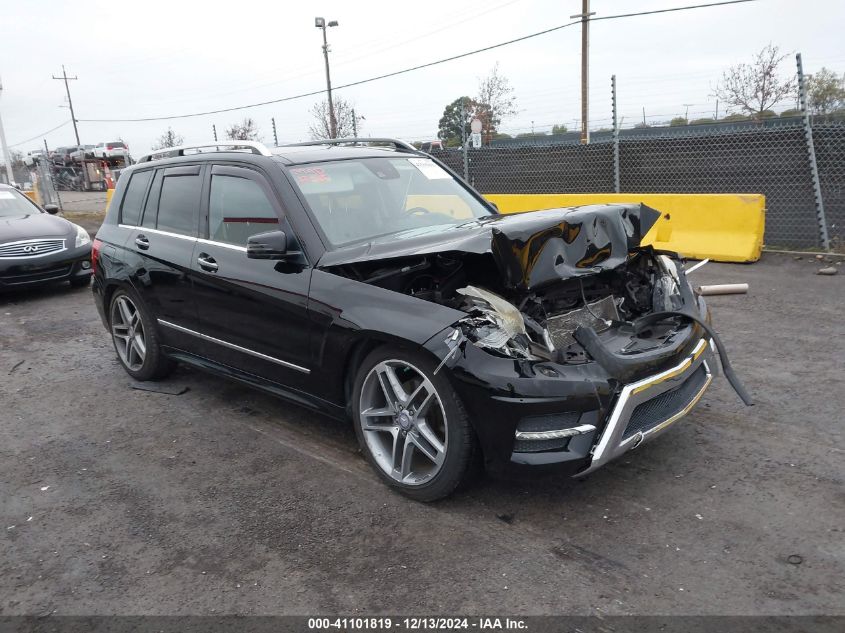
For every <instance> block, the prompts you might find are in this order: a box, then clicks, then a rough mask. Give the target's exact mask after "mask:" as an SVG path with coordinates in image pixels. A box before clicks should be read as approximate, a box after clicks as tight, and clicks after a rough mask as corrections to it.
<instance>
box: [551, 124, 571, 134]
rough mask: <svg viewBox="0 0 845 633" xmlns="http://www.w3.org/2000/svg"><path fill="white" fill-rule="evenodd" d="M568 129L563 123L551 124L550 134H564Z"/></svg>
mask: <svg viewBox="0 0 845 633" xmlns="http://www.w3.org/2000/svg"><path fill="white" fill-rule="evenodd" d="M568 131H569V128H567V127H566V125H564V124H563V123H555V124H554V125H553V126H552V134H566V133H567V132H568Z"/></svg>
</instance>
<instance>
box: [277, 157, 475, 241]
mask: <svg viewBox="0 0 845 633" xmlns="http://www.w3.org/2000/svg"><path fill="white" fill-rule="evenodd" d="M290 171H291V174H292V175H293V177H294V180H295V181H296V184H297V185H298V186H299V188H300V190H301V191H302V193H303V194H304V195H305V198H306V199H307V200H308V205H309V206H310V207H311V210H312V212H313V214H314V216H315V218H316V220H317V222H319V224H320V227H321V228H322V230H323V233H324V234H325V235H326V237H327V238H328V240H329V242H331V244H332V245H333V246H343V245H346V244H351V243H353V242H362V241H369V240H372V239H374V238H377V237H383V236H388V235H390V236H395V237H396V238H397V239H402V238H403V237H407V236H410V235H414V234H417V233H419V232H422V231H437V230H443V229H447V228H449V227H450V226H454V225H456V224H461V223H464V222H466V221H467V220H472V219H473V218H479V217H483V216H489V215H491V214H492V212H491V211H490V209H489V208H487V207H486V206H484V205H483V204H482V203H481V202H479V201H478V200H477V199H476V198H475V197H474V196H473V195H472V194H471V193H469V191H467V190H466V189H465V188H464V187H463V186H461V184H460V183H458V181H457V180H455V179H454V178H453V177H452V175H451V174H450V173H449V172H447V171H446V170H444V169H443V168H442V167H440V166H439V165H438V164H437V163H435V162H434V161H433V160H431V159H430V158H422V157H401V158H362V159H357V160H343V161H336V162H330V163H312V164H309V165H303V166H300V167H292V168H291V170H290Z"/></svg>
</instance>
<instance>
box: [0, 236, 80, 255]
mask: <svg viewBox="0 0 845 633" xmlns="http://www.w3.org/2000/svg"><path fill="white" fill-rule="evenodd" d="M36 242H61V243H62V245H61V247H60V248H57V249H56V250H53V251H50V252H48V253H34V254H26V255H0V259H34V258H36V257H47V256H48V255H55V254H57V253H61V252H62V251H66V250H67V239H65V238H63V237H36V238H30V239H26V240H17V241H15V242H4V243H3V244H0V248H6V247H7V246H17V245H19V244H33V243H36Z"/></svg>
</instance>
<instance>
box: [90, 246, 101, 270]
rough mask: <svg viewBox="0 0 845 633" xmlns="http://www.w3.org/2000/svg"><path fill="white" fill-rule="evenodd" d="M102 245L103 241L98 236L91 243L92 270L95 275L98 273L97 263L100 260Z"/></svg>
mask: <svg viewBox="0 0 845 633" xmlns="http://www.w3.org/2000/svg"><path fill="white" fill-rule="evenodd" d="M102 245H103V243H102V242H101V241H100V240H98V239H97V238H96V237H95V238H94V242H93V243H92V244H91V272H92V273H94V274H95V275H96V274H97V264H98V262H99V260H100V247H101V246H102Z"/></svg>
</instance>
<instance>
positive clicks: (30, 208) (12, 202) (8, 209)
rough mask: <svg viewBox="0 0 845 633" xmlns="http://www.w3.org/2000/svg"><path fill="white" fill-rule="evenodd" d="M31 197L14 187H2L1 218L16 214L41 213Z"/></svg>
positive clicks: (0, 195)
mask: <svg viewBox="0 0 845 633" xmlns="http://www.w3.org/2000/svg"><path fill="white" fill-rule="evenodd" d="M40 212H41V210H40V209H39V208H38V207H36V206H35V205H34V204H32V202H30V200H29V198H27V197H26V196H25V195H23V194H22V193H18V192H17V191H15V190H14V189H0V218H9V217H12V216H16V215H32V214H33V213H40Z"/></svg>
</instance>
